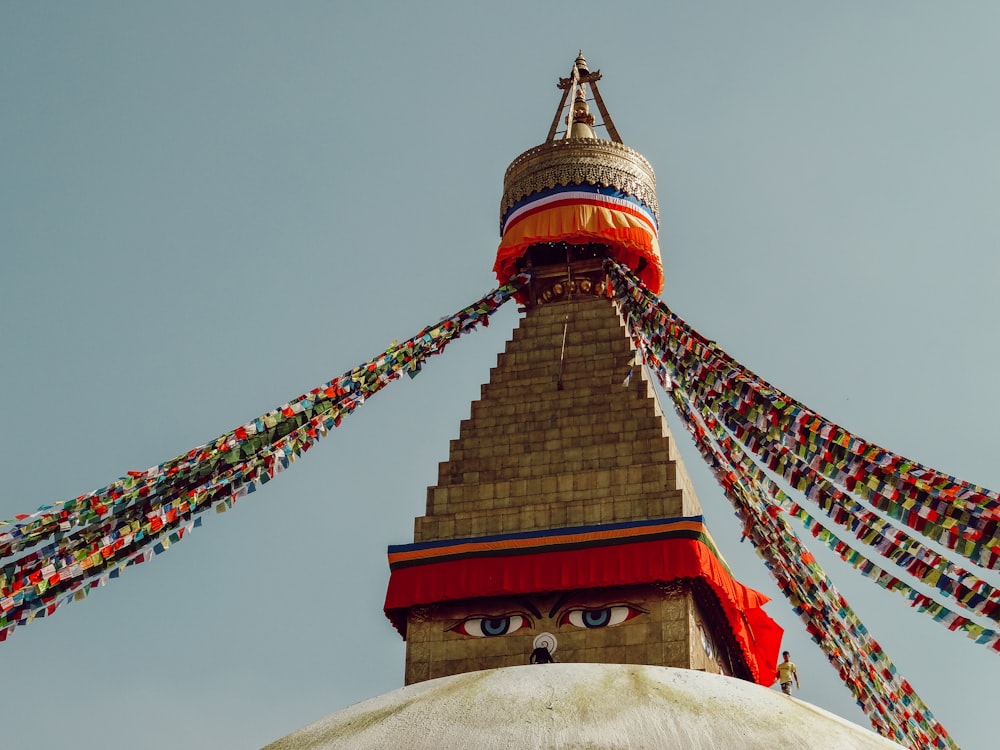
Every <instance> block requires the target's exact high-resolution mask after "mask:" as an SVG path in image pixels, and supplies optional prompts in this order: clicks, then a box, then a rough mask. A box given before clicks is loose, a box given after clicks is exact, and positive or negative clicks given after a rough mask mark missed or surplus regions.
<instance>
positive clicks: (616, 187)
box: [494, 50, 663, 304]
mask: <svg viewBox="0 0 1000 750" xmlns="http://www.w3.org/2000/svg"><path fill="white" fill-rule="evenodd" d="M600 79H601V71H599V70H595V71H591V70H590V69H589V67H588V65H587V61H586V59H585V58H584V57H583V51H582V50H581V51H580V54H579V55H577V58H576V60H575V61H574V63H573V68H572V69H571V70H570V75H569V77H568V78H561V79H560V80H559V88H560V89H561V90H562V98H561V101H560V102H559V108H558V109H557V110H556V113H555V117H554V118H553V120H552V125H551V126H550V128H549V134H548V137H547V138H546V139H545V142H544V143H542V144H541V145H539V146H536V147H535V148H532V149H529V150H528V151H525V152H524V153H523V154H521V155H520V156H518V157H517V158H516V159H515V160H514V161H513V162H512V163H511V165H510V166H509V167H507V172H506V174H505V175H504V180H503V197H502V198H501V201H500V236H501V239H500V246H499V247H498V248H497V259H496V263H495V264H494V271H495V272H496V274H497V278H498V279H499V280H500V281H501V283H505V282H506V281H507V280H508V279H509V278H511V276H513V275H514V274H515V273H516V272H517V271H518V270H520V269H522V268H528V267H530V268H532V270H533V271H534V272H535V274H536V281H537V283H536V281H533V282H532V286H531V289H530V290H529V291H528V292H527V293H525V294H523V295H522V296H521V297H518V299H519V300H520V301H522V302H524V303H525V304H545V303H547V302H549V301H551V300H554V299H556V298H557V297H560V296H561V295H562V294H563V293H564V291H565V290H566V289H570V290H571V291H582V292H584V293H586V292H587V291H588V289H587V288H584V285H585V284H586V285H588V287H589V288H590V289H593V290H595V291H596V292H602V291H603V290H604V276H603V273H604V271H603V268H602V265H601V259H602V258H604V257H611V258H614V259H616V260H617V261H619V262H620V263H623V264H624V265H626V266H628V267H629V268H631V269H632V270H633V271H634V272H636V273H637V274H639V276H640V278H642V280H643V281H644V282H645V283H646V285H647V286H648V287H649V288H650V289H652V290H653V291H654V292H659V290H660V289H661V288H662V287H663V264H662V261H661V260H660V246H659V241H658V239H657V235H658V233H659V207H658V205H657V201H656V178H655V177H654V175H653V168H652V167H651V166H650V165H649V162H648V161H646V159H644V158H643V157H642V155H641V154H639V153H637V152H636V151H633V150H632V149H631V148H629V147H628V146H626V145H625V144H624V143H622V141H621V138H620V137H619V136H618V131H617V130H615V126H614V124H613V123H612V122H611V116H610V115H609V114H608V110H607V107H605V106H604V101H603V99H602V98H601V94H600V92H599V91H598V88H597V82H598V81H599V80H600ZM591 97H592V98H591ZM588 100H589V101H592V102H593V103H594V104H595V105H596V107H597V109H598V111H599V112H600V115H601V119H602V122H601V125H603V127H604V128H605V129H606V130H607V132H608V136H609V138H607V139H605V138H599V137H598V136H597V135H596V134H595V132H594V123H595V119H594V115H592V114H591V112H590V109H589V106H588ZM567 109H568V112H569V113H568V116H566V120H565V121H566V130H565V131H564V132H563V134H562V137H560V138H557V137H556V131H557V129H558V127H559V125H560V123H561V121H562V120H563V116H564V114H565V113H566V112H567ZM543 268H548V269H549V271H551V272H552V273H550V274H549V276H552V274H555V275H556V276H558V278H555V276H553V278H548V277H546V278H548V281H543V280H542V278H543V276H544V273H543V272H542V269H543ZM567 269H570V270H571V273H570V272H569V271H568V270H567ZM545 273H548V271H546V272H545ZM567 274H569V275H567ZM549 282H552V285H551V287H546V286H545V285H546V284H548V283H549ZM574 285H576V286H575V287H574ZM549 292H551V294H549ZM550 297H551V300H550Z"/></svg>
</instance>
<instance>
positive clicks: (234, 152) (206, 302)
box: [0, 1, 1000, 750]
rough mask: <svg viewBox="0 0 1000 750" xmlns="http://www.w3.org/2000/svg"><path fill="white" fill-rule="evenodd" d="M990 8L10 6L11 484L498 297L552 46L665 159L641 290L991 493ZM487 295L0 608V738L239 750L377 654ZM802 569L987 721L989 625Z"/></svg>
mask: <svg viewBox="0 0 1000 750" xmlns="http://www.w3.org/2000/svg"><path fill="white" fill-rule="evenodd" d="M998 38H1000V6H998V5H996V4H994V3H990V2H980V3H974V2H965V3H952V4H944V3H930V2H901V1H897V2H881V3H870V2H839V3H819V2H803V3H791V2H757V3H743V2H715V3H693V2H691V3H684V2H632V3H628V4H617V5H616V4H613V3H592V2H583V1H580V2H572V3H557V2H551V3H544V4H541V3H522V2H509V3H502V4H501V3H484V4H470V3H461V2H437V3H412V4H411V3H401V2H395V3H388V2H384V3H378V2H372V3H336V2H329V3H319V2H314V3H306V2H287V3H282V4H280V5H279V4H276V3H257V2H238V3H237V2H207V3H206V2H197V3H186V2H172V3H149V2H141V3H114V2H90V3H86V4H83V3H68V2H53V3H44V4H42V3H35V4H33V3H15V2H10V1H8V2H0V101H2V110H0V143H2V148H0V261H2V265H0V352H2V354H0V410H2V413H3V415H4V423H5V429H4V430H3V431H2V433H0V471H2V473H3V476H4V480H5V481H4V486H3V489H2V490H0V516H3V517H7V516H9V515H11V514H13V513H16V512H25V511H30V510H33V509H34V508H36V507H37V506H38V505H40V504H42V503H47V502H51V501H54V500H58V499H65V498H68V497H73V496H76V495H78V494H81V493H83V492H85V491H88V490H91V489H94V488H96V487H100V486H104V485H105V484H107V483H108V482H110V481H112V480H113V479H115V478H117V477H118V476H120V475H121V474H123V473H124V472H125V471H127V470H128V469H138V468H146V467H148V466H150V465H153V464H156V463H158V462H160V461H163V460H165V459H168V458H170V457H173V456H174V455H176V454H178V453H180V452H182V451H184V450H186V449H187V448H189V447H191V446H193V445H196V444H199V443H202V442H204V441H206V440H208V439H211V438H213V437H214V436H216V435H218V434H220V433H222V432H224V431H226V430H228V429H230V428H232V427H234V426H235V425H237V424H241V423H243V422H245V421H246V420H248V419H249V418H251V417H253V416H255V415H256V414H258V413H261V412H264V411H266V410H268V409H270V408H272V407H274V406H275V405H277V404H280V403H282V402H284V401H287V400H288V399H289V398H292V397H294V396H297V395H298V394H300V393H302V392H303V391H304V390H307V389H309V388H311V387H313V386H316V385H319V384H320V383H322V382H324V381H326V380H329V379H330V378H331V377H333V376H335V375H338V374H340V373H341V372H343V371H345V370H347V369H350V368H351V367H352V366H354V365H355V364H357V363H359V362H361V361H363V360H365V359H367V358H368V357H370V356H372V355H373V354H375V353H377V352H379V351H381V350H382V349H384V348H385V346H386V345H387V344H389V342H391V341H392V340H393V339H397V338H400V339H401V338H404V337H406V336H409V335H411V334H413V333H415V332H416V331H417V330H419V329H420V328H421V327H422V326H423V325H425V324H426V323H429V322H432V321H434V320H437V319H438V318H440V317H441V316H443V315H446V314H449V313H451V312H454V311H455V310H457V309H459V308H460V307H462V306H464V305H465V304H467V303H469V302H471V301H473V300H475V299H477V298H478V297H479V296H480V295H481V294H482V293H483V292H485V291H487V290H488V289H490V288H491V287H492V286H493V285H494V279H493V278H492V275H491V267H492V263H493V256H494V252H495V248H496V242H497V239H498V238H497V218H498V217H497V211H498V202H499V198H500V188H501V180H502V176H503V170H504V169H505V167H506V166H507V164H508V163H509V162H510V161H511V160H512V159H513V158H514V157H515V156H516V155H517V154H518V153H520V152H521V151H523V150H525V149H527V148H529V147H531V146H533V145H535V144H537V143H539V142H540V141H541V140H543V139H544V137H545V133H546V131H547V129H548V125H549V122H550V121H551V118H552V114H553V112H554V109H555V105H556V103H557V101H558V96H557V94H558V91H557V90H556V88H555V85H554V84H555V81H556V79H557V78H558V77H559V76H561V75H566V73H567V72H568V70H569V66H570V64H571V62H572V60H573V58H574V57H575V55H576V52H577V49H578V48H580V47H582V48H583V49H584V52H585V53H586V55H587V58H588V60H589V61H590V63H591V65H592V67H594V68H600V69H601V70H602V71H603V72H604V76H605V77H604V80H603V81H602V85H601V91H602V94H603V95H604V98H605V100H606V102H607V104H608V106H609V107H610V109H611V111H612V114H613V116H614V119H615V123H616V125H617V126H618V130H619V131H620V133H621V135H622V137H623V138H624V139H625V141H626V142H627V143H628V144H630V145H631V146H633V147H634V148H636V149H637V150H639V151H640V152H642V153H643V154H644V155H645V156H646V157H647V158H648V159H649V160H650V162H651V163H652V164H653V167H654V168H655V169H656V172H657V178H658V193H659V200H660V205H661V222H662V228H661V245H662V247H663V250H664V256H665V257H664V264H665V268H666V275H667V282H666V289H665V291H664V297H665V299H666V300H667V302H668V303H669V304H670V305H671V306H672V307H673V308H674V309H675V310H676V311H677V312H678V313H679V314H681V315H682V316H684V317H686V318H687V319H688V321H689V322H690V323H692V324H693V325H694V326H695V327H697V328H698V329H699V330H700V331H701V332H702V333H704V334H705V335H706V336H709V337H710V338H713V339H715V340H716V341H718V342H719V344H720V345H721V346H722V347H723V348H725V349H726V350H728V351H729V352H730V353H731V354H732V355H734V356H735V357H737V358H738V359H740V360H741V361H742V362H744V363H745V364H746V365H747V366H748V367H750V368H751V369H753V370H754V371H755V372H757V373H758V374H760V375H761V376H762V377H764V378H766V379H768V380H770V381H771V382H772V383H774V384H775V385H777V386H778V387H780V388H782V389H784V390H786V391H787V392H788V393H790V394H792V395H793V396H795V397H796V398H798V399H799V400H801V401H803V402H804V403H806V404H808V405H809V406H810V407H812V408H814V409H816V410H818V411H819V412H820V413H822V414H824V415H825V416H827V417H829V418H830V419H833V420H835V421H837V422H839V423H840V424H842V425H844V426H845V427H847V428H848V429H850V430H852V431H854V432H856V433H858V434H860V435H862V436H864V437H866V438H868V439H870V440H873V441H875V442H878V443H881V444H883V445H885V446H886V447H888V448H890V449H892V450H894V451H897V452H900V453H903V454H905V455H908V456H911V457H913V458H916V459H918V460H920V461H922V462H924V463H927V464H930V465H932V466H934V467H936V468H939V469H942V470H944V471H947V472H950V473H952V474H956V475H958V476H960V477H962V478H964V479H968V480H970V481H975V482H979V483H982V484H985V485H987V486H990V487H993V488H998V487H1000V470H998V468H997V463H996V455H997V453H998V448H1000V446H998V442H997V438H996V423H997V419H998V416H1000V409H998V407H997V404H996V400H995V398H994V393H995V390H996V388H995V381H996V373H997V371H998V370H1000V341H998V336H997V334H996V321H997V318H998V312H1000V303H998V302H997V294H996V289H997V283H998V281H1000V260H998V257H1000V255H998V250H1000V213H998V211H997V206H998V205H1000V140H998V139H997V137H996V133H997V132H1000V124H998V123H1000V97H998V96H997V86H996V76H997V71H998V70H1000V46H998V45H997V43H996V40H997V39H998ZM515 322H516V312H515V310H514V309H513V308H510V309H505V310H503V311H501V312H500V313H499V314H498V316H497V318H496V319H495V321H494V325H492V326H491V327H490V328H489V329H486V330H484V331H481V332H480V333H477V334H476V335H474V336H471V337H467V338H463V339H462V340H461V341H459V342H457V343H455V344H454V345H453V346H452V347H451V348H449V349H448V351H447V352H446V353H445V354H444V355H443V356H441V357H438V358H435V359H434V360H432V361H431V362H430V364H429V365H428V366H427V367H426V368H425V370H424V372H423V373H422V374H421V375H420V377H418V378H416V379H415V380H413V381H409V380H405V381H402V382H399V383H396V384H394V385H393V386H392V387H390V388H389V389H387V390H386V391H385V392H383V393H381V394H379V395H378V397H376V398H375V399H373V400H371V401H370V402H368V403H366V404H365V406H364V407H363V408H362V409H361V410H359V411H358V412H357V413H355V414H354V415H353V416H351V417H350V418H349V419H348V420H346V421H345V423H344V426H343V427H341V428H340V429H339V430H337V431H335V432H334V433H333V434H332V435H331V436H330V437H328V438H327V439H326V440H324V441H322V442H321V443H320V445H319V446H318V447H317V448H316V449H315V450H314V451H311V452H310V453H309V455H308V456H307V457H306V459H305V460H304V461H300V462H299V463H297V464H296V465H295V467H294V470H293V471H288V472H286V473H284V474H282V475H281V477H279V479H278V481H276V482H274V483H270V484H268V485H267V487H266V488H264V490H265V491H263V492H260V493H257V494H255V495H254V496H252V497H251V498H248V499H246V500H244V501H242V502H241V503H240V504H238V505H237V506H236V508H235V509H234V511H233V512H231V513H227V514H226V515H224V516H221V517H217V516H215V515H212V516H211V517H210V518H207V519H206V522H205V526H204V527H203V528H202V529H199V530H198V531H197V532H196V533H195V534H194V535H192V536H191V537H190V539H187V540H185V541H184V543H183V544H180V545H178V546H176V547H175V548H174V549H172V550H171V551H170V552H169V553H167V554H166V555H162V556H160V557H158V558H156V559H155V560H154V562H153V563H152V564H149V565H144V566H141V567H140V568H137V569H133V570H130V571H129V572H128V573H126V574H125V575H124V576H123V577H122V578H121V579H120V580H118V581H115V582H113V583H112V585H111V586H109V587H107V588H105V589H102V590H100V591H97V592H95V593H94V594H93V595H92V596H91V597H90V598H89V599H88V600H87V601H85V602H82V603H78V604H72V605H70V606H67V607H65V608H63V609H62V610H60V611H59V612H58V613H57V614H56V616H55V617H54V618H52V619H51V620H48V621H42V622H38V623H35V624H33V625H31V626H28V627H25V628H21V629H18V630H17V631H16V632H15V634H14V636H13V637H12V639H11V640H10V641H9V642H7V643H5V644H0V675H2V678H3V680H4V685H5V686H6V689H5V691H4V693H5V695H4V700H3V701H2V703H0V727H2V730H0V744H2V745H3V746H4V747H5V748H7V747H10V748H29V747H60V746H73V747H76V748H83V749H87V748H131V747H139V746H141V747H144V748H149V749H151V750H156V749H157V748H168V747H169V748H174V747H186V748H195V749H196V748H213V749H215V748H252V747H259V746H261V745H264V744H266V743H267V742H269V741H271V740H273V739H276V738H277V737H280V736H283V735H285V734H287V733H288V732H290V731H292V730H294V729H296V728H298V727H300V726H302V725H304V724H306V723H308V722H310V721H313V720H315V719H318V718H320V717H322V716H324V715H326V714H328V713H331V712H332V711H334V710H337V709H339V708H342V707H344V706H346V705H348V704H350V703H353V702H356V701H358V700H362V699H364V698H367V697H371V696H374V695H376V694H379V693H382V692H385V691H388V690H391V689H394V688H396V687H398V686H399V685H401V683H402V672H403V644H402V642H401V641H400V640H399V638H398V636H397V635H396V633H395V631H394V630H393V629H392V628H391V626H390V625H389V623H388V621H387V620H385V618H384V616H383V615H382V613H381V604H382V597H383V595H384V591H385V583H386V580H387V577H388V571H387V567H386V564H385V547H386V545H387V544H394V543H404V542H407V541H410V540H411V539H412V519H413V517H414V516H416V515H419V514H421V513H422V512H423V509H424V501H425V488H426V486H427V485H430V484H434V483H435V482H436V472H437V464H438V462H439V461H443V460H445V458H446V457H447V450H448V441H449V440H450V439H453V438H455V437H456V436H457V435H458V423H459V421H460V420H461V419H462V418H465V417H467V416H468V414H469V403H470V402H471V401H472V400H473V399H474V398H476V397H478V395H479V386H480V384H481V383H483V382H485V381H486V380H487V379H488V378H489V368H490V366H492V365H493V364H495V355H496V353H497V352H499V351H500V350H501V349H502V348H503V344H504V341H505V340H506V339H507V338H508V337H509V335H510V331H511V329H512V327H513V326H514V325H515ZM673 424H675V425H676V422H674V423H673ZM678 437H679V438H680V447H681V451H682V453H683V455H684V456H685V458H686V461H687V463H688V467H689V469H690V471H691V473H692V474H693V475H694V479H695V482H696V485H697V487H698V489H699V495H700V497H701V499H702V503H703V505H704V506H705V510H706V515H707V516H708V518H709V521H710V523H711V526H712V529H713V532H714V534H715V536H716V538H717V541H718V542H719V544H720V546H721V547H722V549H723V551H724V553H725V555H726V556H727V558H728V559H729V561H730V563H731V564H732V565H733V566H734V568H735V569H736V570H737V572H738V574H739V575H740V577H741V578H742V579H743V580H744V581H745V582H747V583H749V584H750V585H754V586H756V587H757V588H759V589H761V590H762V591H764V592H765V593H768V594H769V595H771V596H772V597H773V598H774V599H775V601H774V603H773V604H772V605H770V612H771V614H772V616H774V617H775V618H776V619H777V620H779V622H781V623H782V624H783V625H784V626H785V628H786V630H787V640H786V645H787V646H789V647H790V649H791V650H792V652H793V655H794V658H795V660H796V662H797V663H798V664H799V667H800V675H801V678H802V686H803V690H802V692H801V693H799V694H798V695H799V696H801V697H802V698H803V699H805V700H807V701H810V702H813V703H815V704H817V705H820V706H822V707H824V708H827V709H829V710H831V711H834V712H836V713H839V714H841V715H844V716H846V717H847V718H849V719H851V720H853V721H856V722H858V723H861V724H862V725H864V726H867V722H866V720H865V718H864V717H863V716H862V715H861V714H860V712H858V710H857V709H855V708H854V707H853V704H852V701H851V699H850V696H849V693H848V691H847V690H846V688H844V687H842V686H841V685H840V683H839V680H838V679H837V678H836V675H835V673H834V671H833V670H832V669H831V668H830V667H829V666H827V664H826V662H825V659H824V658H823V657H822V656H821V655H820V654H819V651H818V649H817V648H815V647H814V646H813V645H812V644H811V642H809V641H808V639H807V637H806V636H805V635H804V632H803V628H802V627H801V626H800V625H799V623H798V621H797V619H796V618H795V617H794V615H793V614H792V612H791V610H790V608H789V607H788V605H787V604H786V603H785V601H784V599H783V598H782V597H781V595H780V594H779V593H778V592H777V590H776V589H775V588H774V586H773V585H772V584H771V583H770V579H769V578H768V577H767V574H766V571H765V570H764V568H763V566H762V565H761V564H760V563H759V562H758V560H757V559H756V557H755V556H754V555H753V554H752V551H751V549H750V546H749V544H744V545H740V544H738V543H737V540H738V538H739V531H738V529H737V527H736V525H735V522H734V520H733V518H732V514H731V511H730V509H729V506H728V504H727V503H726V501H725V499H724V498H723V497H722V495H721V494H720V492H719V491H718V490H717V489H716V487H715V486H714V483H713V482H712V480H711V478H710V477H709V475H708V474H707V472H706V471H704V470H703V469H702V468H701V466H700V462H699V461H698V459H697V457H696V452H695V451H694V450H693V448H692V446H691V445H690V443H689V442H688V441H687V439H686V437H685V436H683V435H679V436H678ZM818 556H820V557H821V559H822V560H823V561H824V562H826V561H827V560H828V559H829V558H828V556H824V555H822V553H821V552H820V551H818ZM828 569H829V572H830V574H831V577H833V579H834V581H835V582H836V583H837V584H838V586H839V587H840V588H841V590H842V591H843V592H844V593H845V595H846V596H847V598H848V599H849V600H850V601H851V602H852V603H853V604H854V606H855V608H856V609H857V610H858V612H859V613H860V615H861V617H862V619H863V620H864V622H865V623H866V624H867V625H868V627H869V629H870V630H871V631H872V633H873V634H874V635H875V637H876V638H877V639H879V640H880V642H881V643H882V645H883V646H884V647H885V648H886V650H887V651H888V653H889V655H890V656H891V657H892V658H893V659H894V660H895V662H896V664H897V666H898V667H899V669H900V671H901V672H902V674H903V675H904V676H905V677H907V678H908V679H909V680H910V681H911V683H912V684H913V685H914V686H915V688H916V689H917V691H918V692H919V693H920V694H921V696H922V697H923V698H924V699H925V700H926V701H927V703H928V704H929V706H930V707H931V709H932V711H934V713H935V715H936V716H937V718H938V719H939V720H940V721H941V722H942V723H943V724H944V725H945V726H946V727H947V728H948V729H949V730H950V731H951V733H952V734H953V736H954V737H955V739H956V740H957V742H958V743H959V744H960V745H961V746H962V747H963V748H965V750H976V749H977V748H983V749H986V748H990V747H992V746H993V744H994V743H995V717H994V715H993V714H994V713H995V705H996V699H997V688H996V682H995V675H996V672H997V667H998V663H1000V662H998V661H997V659H998V657H997V656H996V655H993V654H990V653H987V652H986V651H985V650H984V649H983V648H981V647H977V646H975V645H973V644H971V643H970V642H968V641H966V640H965V639H964V638H962V637H961V636H959V635H956V634H951V633H948V632H947V631H945V630H944V629H943V628H941V627H940V626H939V625H936V624H934V623H932V622H930V621H929V620H927V619H926V618H924V617H922V616H920V615H918V614H916V613H915V612H913V611H911V610H909V609H908V608H907V607H906V606H905V604H904V603H903V601H902V600H901V599H899V598H898V597H895V596H893V595H891V594H888V593H886V592H883V591H882V590H880V589H877V588H875V587H874V586H873V585H871V584H869V583H868V582H867V581H864V580H863V579H861V578H859V577H858V576H857V575H856V574H855V573H853V571H850V570H849V569H846V568H844V567H843V566H841V565H839V564H836V563H834V562H830V563H828Z"/></svg>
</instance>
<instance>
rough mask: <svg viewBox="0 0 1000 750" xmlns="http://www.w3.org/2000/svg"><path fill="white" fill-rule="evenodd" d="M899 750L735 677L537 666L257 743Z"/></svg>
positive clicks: (572, 749) (431, 685)
mask: <svg viewBox="0 0 1000 750" xmlns="http://www.w3.org/2000/svg"><path fill="white" fill-rule="evenodd" d="M899 747H900V745H897V744H896V743H894V742H890V741H889V740H887V739H884V738H882V737H880V736H878V735H877V734H875V733H874V732H870V731H868V730H866V729H862V728H861V727H859V726H857V725H855V724H852V723H850V722H848V721H846V720H845V719H841V718H840V717H838V716H834V715H833V714H831V713H829V712H827V711H824V710H822V709H819V708H816V707H815V706H812V705H810V704H808V703H804V702H802V701H800V700H796V699H794V698H790V697H788V696H786V695H783V694H782V693H780V692H778V691H776V690H769V689H767V688H764V687H761V686H760V685H755V684H752V683H749V682H745V681H743V680H738V679H734V678H730V677H723V676H721V675H713V674H706V673H705V672H696V671H693V670H688V669H669V668H666V667H652V666H644V665H632V664H545V665H531V666H521V667H504V668H502V669H490V670H486V671H482V672H469V673H467V674H458V675H452V676H450V677H442V678H439V679H436V680H429V681H427V682H421V683H417V684H415V685H409V686H407V687H404V688H400V689H399V690H394V691H392V692H391V693H386V694H385V695H380V696H378V697H376V698H372V699H371V700H367V701H364V702H362V703H358V704H356V705H354V706H351V707H349V708H346V709H344V710H342V711H338V712H337V713H335V714H332V715H330V716H328V717H327V718H325V719H321V720H320V721H317V722H315V723H314V724H310V725H309V726H307V727H304V728H302V729H300V730H298V731H297V732H293V733H292V734H290V735H288V736H287V737H285V738H284V739H281V740H278V741H277V742H275V743H273V744H271V745H268V747H267V748H265V750H326V749H330V750H332V749H333V748H336V749H337V750H341V749H344V748H352V749H353V748H357V750H361V749H362V748H363V749H364V750H370V749H371V748H404V749H405V750H450V749H452V748H476V749H477V750H500V749H501V748H503V749H505V750H506V749H507V748H517V749H518V750H526V749H528V748H537V749H538V750H542V749H543V748H544V749H545V750H556V749H559V750H583V749H584V748H586V750H602V749H604V748H637V749H638V748H670V749H671V750H673V749H674V748H685V750H719V748H735V749H738V750H782V749H787V750H803V748H817V749H818V748H822V750H889V749H890V748H896V750H898V749H899Z"/></svg>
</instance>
